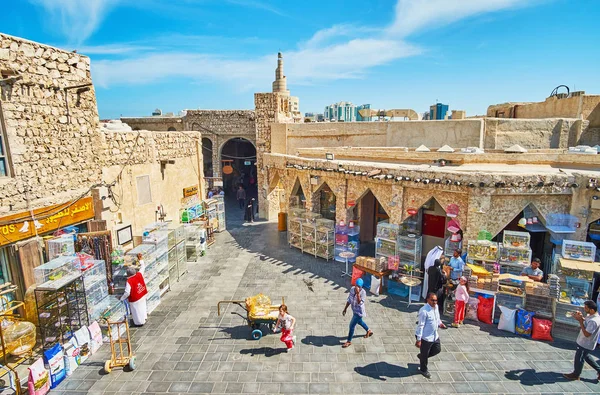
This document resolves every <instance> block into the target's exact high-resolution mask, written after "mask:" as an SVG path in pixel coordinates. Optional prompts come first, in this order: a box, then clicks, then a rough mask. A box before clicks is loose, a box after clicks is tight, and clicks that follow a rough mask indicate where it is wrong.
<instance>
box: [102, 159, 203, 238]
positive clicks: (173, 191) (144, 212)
mask: <svg viewBox="0 0 600 395" xmlns="http://www.w3.org/2000/svg"><path fill="white" fill-rule="evenodd" d="M194 166H197V163H196V159H195V157H194V158H180V159H176V160H175V164H174V165H167V166H166V168H165V173H164V179H163V176H162V174H161V171H160V164H159V163H149V164H138V165H131V166H127V167H126V168H125V170H124V171H123V175H122V179H121V183H120V184H122V185H123V189H122V190H121V188H120V187H119V186H117V188H116V191H117V192H118V193H120V194H122V196H121V198H120V201H121V206H120V208H117V207H113V208H112V211H118V212H120V213H121V215H122V220H123V223H122V224H117V223H116V220H117V217H118V216H117V213H112V212H111V211H110V210H105V211H104V212H103V213H102V219H104V220H106V221H107V226H108V228H109V229H112V230H116V229H120V228H122V227H124V226H127V225H131V226H132V231H133V235H134V236H141V234H142V229H143V228H144V226H146V225H148V224H150V223H152V222H154V221H155V214H154V213H155V211H156V208H157V207H158V206H159V205H161V204H162V205H163V208H164V211H165V213H166V214H167V218H166V220H167V221H169V220H170V221H173V222H174V223H179V219H178V216H179V209H180V208H181V206H180V202H181V199H182V198H183V188H186V187H189V186H192V185H196V184H198V177H197V175H196V171H197V168H196V169H194ZM120 171H121V166H119V165H115V166H110V167H106V168H104V169H103V170H102V175H103V177H104V178H105V179H111V180H112V179H114V178H115V177H117V175H118V174H119V172H120ZM144 175H148V176H150V187H151V190H152V202H151V203H147V204H144V205H140V204H138V191H137V182H136V178H137V177H139V176H144Z"/></svg>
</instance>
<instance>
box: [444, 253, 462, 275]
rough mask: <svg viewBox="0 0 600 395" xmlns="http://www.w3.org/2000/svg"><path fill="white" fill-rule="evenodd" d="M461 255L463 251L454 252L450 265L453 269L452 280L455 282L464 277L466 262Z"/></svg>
mask: <svg viewBox="0 0 600 395" xmlns="http://www.w3.org/2000/svg"><path fill="white" fill-rule="evenodd" d="M461 254H462V251H461V250H454V254H453V255H452V258H450V263H449V264H448V266H450V267H451V268H452V272H451V273H450V278H451V279H452V280H454V281H458V279H459V278H460V276H462V272H463V270H464V269H465V261H463V260H462V258H461V257H460V255H461Z"/></svg>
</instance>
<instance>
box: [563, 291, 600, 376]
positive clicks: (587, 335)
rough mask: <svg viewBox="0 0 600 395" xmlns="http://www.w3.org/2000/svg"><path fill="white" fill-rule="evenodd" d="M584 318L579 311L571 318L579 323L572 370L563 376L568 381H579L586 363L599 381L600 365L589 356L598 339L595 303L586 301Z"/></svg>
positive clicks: (597, 318) (599, 332) (599, 334)
mask: <svg viewBox="0 0 600 395" xmlns="http://www.w3.org/2000/svg"><path fill="white" fill-rule="evenodd" d="M583 309H584V310H585V313H586V315H587V316H586V317H585V318H584V317H583V314H581V312H580V311H577V312H575V314H574V316H573V318H575V319H576V320H577V321H579V326H580V330H579V335H578V336H577V351H576V352H575V361H574V369H573V372H572V373H568V374H563V376H564V377H565V378H567V379H569V380H579V376H580V375H581V372H582V371H583V363H584V362H587V363H588V364H589V365H590V366H591V367H592V368H594V370H595V371H596V373H597V374H598V380H600V365H599V364H598V361H596V360H594V358H593V357H592V356H591V355H590V353H591V352H592V351H594V349H595V348H596V344H597V343H598V338H599V337H600V316H598V306H597V305H596V303H595V302H593V301H591V300H588V301H586V302H585V303H584V305H583Z"/></svg>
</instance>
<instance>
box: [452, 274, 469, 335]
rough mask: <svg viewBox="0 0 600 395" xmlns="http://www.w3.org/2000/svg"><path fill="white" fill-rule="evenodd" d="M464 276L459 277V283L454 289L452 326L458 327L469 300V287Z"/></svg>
mask: <svg viewBox="0 0 600 395" xmlns="http://www.w3.org/2000/svg"><path fill="white" fill-rule="evenodd" d="M467 284H468V282H467V278H466V277H461V278H460V284H458V287H456V291H454V322H453V323H452V326H453V327H455V328H458V326H459V325H462V324H463V320H464V319H465V307H466V305H467V302H469V288H468V285H467Z"/></svg>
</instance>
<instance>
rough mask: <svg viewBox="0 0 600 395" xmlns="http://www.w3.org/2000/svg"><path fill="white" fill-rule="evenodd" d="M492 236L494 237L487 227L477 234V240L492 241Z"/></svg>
mask: <svg viewBox="0 0 600 395" xmlns="http://www.w3.org/2000/svg"><path fill="white" fill-rule="evenodd" d="M492 238H493V236H492V234H491V233H490V232H488V231H487V230H485V229H484V230H480V231H479V233H478V234H477V240H487V241H492Z"/></svg>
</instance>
